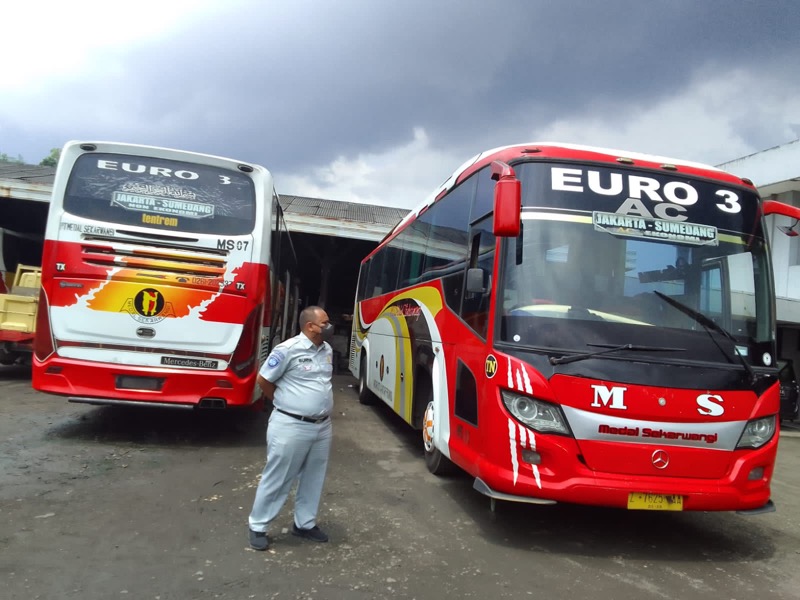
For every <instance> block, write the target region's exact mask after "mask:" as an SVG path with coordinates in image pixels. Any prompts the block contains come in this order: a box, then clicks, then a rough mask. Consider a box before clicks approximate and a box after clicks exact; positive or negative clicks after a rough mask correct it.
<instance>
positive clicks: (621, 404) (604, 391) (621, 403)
mask: <svg viewBox="0 0 800 600" xmlns="http://www.w3.org/2000/svg"><path fill="white" fill-rule="evenodd" d="M592 389H593V390H594V402H592V404H591V406H593V407H594V408H601V407H603V406H605V407H607V408H614V409H617V410H628V407H627V406H625V390H627V389H628V388H624V387H613V388H611V389H608V388H607V387H606V386H604V385H593V386H592Z"/></svg>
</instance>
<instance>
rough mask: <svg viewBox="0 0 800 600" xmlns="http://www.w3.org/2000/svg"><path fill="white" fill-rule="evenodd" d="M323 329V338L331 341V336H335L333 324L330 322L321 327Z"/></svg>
mask: <svg viewBox="0 0 800 600" xmlns="http://www.w3.org/2000/svg"><path fill="white" fill-rule="evenodd" d="M320 329H321V330H322V332H321V333H322V340H323V341H325V342H330V341H331V338H332V337H333V325H331V324H330V323H328V324H327V325H325V326H324V327H320Z"/></svg>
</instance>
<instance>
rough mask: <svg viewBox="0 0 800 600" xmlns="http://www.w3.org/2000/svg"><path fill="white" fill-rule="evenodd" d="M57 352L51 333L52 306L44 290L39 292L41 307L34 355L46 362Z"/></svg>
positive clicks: (34, 340)
mask: <svg viewBox="0 0 800 600" xmlns="http://www.w3.org/2000/svg"><path fill="white" fill-rule="evenodd" d="M54 351H55V344H54V343H53V334H52V332H51V331H50V304H49V303H48V302H47V295H46V294H45V293H44V289H43V288H42V289H40V290H39V307H38V309H37V312H36V334H35V336H34V338H33V353H34V354H35V355H36V358H37V359H39V360H45V359H46V358H47V357H49V356H50V355H51V354H52V353H53V352H54Z"/></svg>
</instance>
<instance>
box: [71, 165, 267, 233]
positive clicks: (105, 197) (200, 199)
mask: <svg viewBox="0 0 800 600" xmlns="http://www.w3.org/2000/svg"><path fill="white" fill-rule="evenodd" d="M64 210H65V211H67V212H68V213H70V214H73V215H76V216H79V217H84V218H87V219H93V220H97V221H103V222H106V223H114V224H117V225H136V226H140V227H151V228H154V229H163V230H167V231H181V232H191V233H209V234H215V235H243V234H247V233H251V232H252V231H253V227H254V225H255V187H254V185H253V182H252V180H251V179H250V178H249V177H248V176H247V175H245V174H243V173H240V172H238V171H232V170H228V169H222V168H219V167H213V166H208V165H201V164H195V163H186V162H180V161H174V160H166V159H160V158H152V157H138V156H127V155H122V154H100V153H92V154H84V155H83V156H81V157H79V158H78V160H77V161H76V162H75V165H74V167H73V170H72V173H71V175H70V178H69V182H68V184H67V191H66V193H65V194H64Z"/></svg>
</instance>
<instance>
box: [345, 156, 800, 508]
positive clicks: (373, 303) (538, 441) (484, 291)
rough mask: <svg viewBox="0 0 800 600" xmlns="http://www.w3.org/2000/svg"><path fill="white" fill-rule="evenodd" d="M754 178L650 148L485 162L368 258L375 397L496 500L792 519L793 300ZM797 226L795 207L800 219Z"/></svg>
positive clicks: (369, 393)
mask: <svg viewBox="0 0 800 600" xmlns="http://www.w3.org/2000/svg"><path fill="white" fill-rule="evenodd" d="M791 210H794V211H796V212H800V211H799V210H798V209H791V207H786V206H785V205H781V204H778V203H771V202H768V203H764V204H762V203H761V201H760V199H759V196H758V193H757V191H756V189H755V188H754V186H753V184H752V183H751V182H750V181H749V180H747V179H742V178H740V177H736V176H734V175H731V174H729V173H726V172H723V171H720V170H718V169H715V168H713V167H710V166H706V165H700V164H696V163H690V162H686V161H678V160H673V159H666V158H660V157H656V156H650V155H642V154H636V153H631V152H621V151H616V150H608V149H600V148H590V147H583V146H575V145H563V144H550V143H543V144H538V143H537V144H526V145H519V146H509V147H503V148H499V149H495V150H491V151H488V152H484V153H482V154H480V155H478V156H476V157H474V158H473V159H471V160H469V161H467V162H466V163H465V164H464V165H463V166H462V167H461V168H459V169H458V170H457V171H456V172H455V173H453V174H452V175H451V176H450V178H448V179H447V181H446V182H445V183H444V184H443V185H442V186H441V187H440V188H439V189H437V190H436V191H435V192H434V193H433V194H432V195H431V196H430V198H429V199H428V200H427V201H426V202H424V203H423V204H422V205H421V206H419V207H418V208H417V209H416V210H414V211H412V212H411V213H410V214H409V215H408V216H407V217H406V218H405V219H403V220H402V221H401V222H400V223H399V224H398V225H397V226H396V227H395V228H394V229H393V230H392V231H391V232H390V233H389V235H387V237H386V238H385V239H384V240H383V241H382V242H381V244H380V245H379V246H378V248H377V249H376V250H375V251H374V252H373V253H372V254H370V255H369V256H367V257H366V258H365V259H364V261H363V262H362V265H361V271H360V277H359V283H358V290H357V294H356V304H355V309H354V319H353V332H352V338H351V352H350V369H351V372H352V373H353V375H354V376H355V377H357V378H358V380H359V397H360V399H361V401H362V402H364V403H370V402H372V401H374V400H376V399H378V400H379V401H382V402H384V403H386V404H387V405H389V406H390V407H391V408H392V409H393V410H394V411H395V412H396V413H397V414H398V415H400V416H401V417H402V418H403V419H404V420H405V421H406V422H407V423H409V424H410V425H412V426H414V427H416V428H418V429H420V430H421V431H422V438H423V444H424V448H425V460H426V463H427V466H428V468H429V470H430V471H431V472H433V473H436V474H440V473H444V472H447V471H448V470H450V469H451V468H452V467H453V465H455V466H457V467H460V468H461V469H463V470H464V471H466V472H467V473H469V474H470V475H472V476H474V477H475V483H474V487H475V489H476V490H478V491H480V492H482V493H483V494H485V495H487V496H489V497H490V498H491V499H492V505H494V501H495V499H503V500H511V501H520V502H531V503H542V504H550V503H554V502H569V503H580V504H589V505H598V506H609V507H619V508H627V509H646V510H687V511H691V510H737V511H742V512H750V513H756V512H766V511H769V510H773V509H774V507H773V504H772V502H771V500H770V480H771V478H772V474H773V468H774V465H775V457H776V452H777V447H778V419H777V414H778V409H779V391H778V390H779V385H778V378H777V368H776V365H777V360H776V357H777V355H776V346H775V298H774V286H773V280H772V269H771V259H770V251H769V245H768V240H767V238H766V235H765V231H764V229H763V226H762V217H763V216H764V214H765V213H768V212H780V213H783V214H789V213H788V212H786V211H791ZM795 216H797V215H795Z"/></svg>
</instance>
